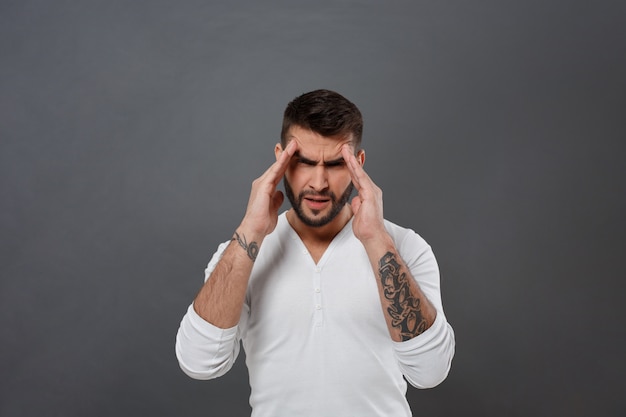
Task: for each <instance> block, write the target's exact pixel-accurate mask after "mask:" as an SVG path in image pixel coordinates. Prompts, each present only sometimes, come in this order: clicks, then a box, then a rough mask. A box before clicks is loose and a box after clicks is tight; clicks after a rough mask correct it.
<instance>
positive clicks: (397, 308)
mask: <svg viewBox="0 0 626 417" xmlns="http://www.w3.org/2000/svg"><path fill="white" fill-rule="evenodd" d="M378 273H379V275H380V281H381V282H382V284H383V291H384V295H385V298H386V299H387V300H389V302H390V304H389V306H388V307H387V312H388V313H389V315H390V316H391V325H392V326H393V327H396V328H399V329H400V336H401V337H402V341H405V340H409V339H411V338H413V337H415V336H417V335H419V334H421V333H424V331H426V328H427V323H426V319H425V318H424V316H423V315H422V312H421V304H422V303H421V300H420V299H419V298H415V297H414V296H413V295H412V294H411V289H410V286H409V281H408V280H409V277H408V276H407V274H406V272H402V265H400V264H399V263H398V261H397V260H396V255H395V254H394V253H392V252H387V253H386V254H385V255H384V256H383V257H382V258H380V261H379V268H378Z"/></svg>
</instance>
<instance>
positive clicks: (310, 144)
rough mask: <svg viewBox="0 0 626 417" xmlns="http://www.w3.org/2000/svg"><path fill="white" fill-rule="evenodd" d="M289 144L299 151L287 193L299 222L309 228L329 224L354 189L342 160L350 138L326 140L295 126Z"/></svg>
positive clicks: (289, 172)
mask: <svg viewBox="0 0 626 417" xmlns="http://www.w3.org/2000/svg"><path fill="white" fill-rule="evenodd" d="M287 140H288V141H291V140H295V141H296V142H297V143H298V149H297V151H296V153H295V154H294V156H293V158H292V159H291V161H290V163H289V166H288V168H287V171H286V172H285V177H284V185H285V193H286V194H287V198H288V199H289V202H290V203H291V205H292V207H293V209H294V211H295V213H296V215H297V216H298V218H299V219H300V220H301V221H302V222H303V223H304V224H305V225H307V226H310V227H321V226H324V225H326V224H328V223H330V222H331V221H332V220H333V219H335V217H336V216H337V215H338V214H339V213H340V212H341V210H342V209H343V208H344V206H345V204H346V202H347V201H348V199H349V198H350V195H351V193H352V189H353V185H352V181H351V177H350V171H349V170H348V167H347V166H346V164H345V162H344V160H343V157H342V156H341V148H342V146H344V145H346V144H348V145H349V144H350V143H351V136H349V137H347V138H327V137H324V136H321V135H319V134H318V133H315V132H312V131H310V130H307V129H303V128H301V127H299V126H292V127H291V128H290V129H289V132H288V134H287Z"/></svg>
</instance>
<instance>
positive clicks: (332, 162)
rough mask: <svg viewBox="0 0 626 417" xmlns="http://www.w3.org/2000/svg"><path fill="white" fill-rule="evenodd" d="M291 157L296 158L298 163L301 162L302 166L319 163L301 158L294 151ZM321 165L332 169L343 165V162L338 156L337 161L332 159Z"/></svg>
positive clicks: (298, 153)
mask: <svg viewBox="0 0 626 417" xmlns="http://www.w3.org/2000/svg"><path fill="white" fill-rule="evenodd" d="M293 157H294V158H297V159H298V160H299V161H300V162H302V163H303V164H306V165H317V164H319V161H316V160H313V159H309V158H307V157H305V156H302V155H301V154H300V152H298V151H296V152H295V153H294V154H293ZM323 163H324V166H327V167H333V166H338V165H342V164H343V163H344V160H343V156H340V157H339V158H337V159H332V160H330V161H324V162H323Z"/></svg>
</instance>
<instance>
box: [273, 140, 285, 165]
mask: <svg viewBox="0 0 626 417" xmlns="http://www.w3.org/2000/svg"><path fill="white" fill-rule="evenodd" d="M282 153H283V145H281V144H280V142H279V143H277V144H276V146H274V156H276V160H277V161H278V158H280V156H281V155H282Z"/></svg>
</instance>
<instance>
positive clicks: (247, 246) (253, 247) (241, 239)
mask: <svg viewBox="0 0 626 417" xmlns="http://www.w3.org/2000/svg"><path fill="white" fill-rule="evenodd" d="M231 240H236V241H237V243H239V246H241V247H242V248H243V249H244V250H245V251H246V253H247V254H248V257H249V258H250V259H252V262H254V261H255V260H256V256H257V255H258V253H259V244H258V243H256V242H250V243H248V242H247V241H246V237H245V236H239V233H237V232H235V236H234V237H233V238H232V239H231Z"/></svg>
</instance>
